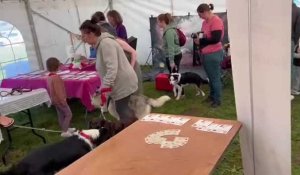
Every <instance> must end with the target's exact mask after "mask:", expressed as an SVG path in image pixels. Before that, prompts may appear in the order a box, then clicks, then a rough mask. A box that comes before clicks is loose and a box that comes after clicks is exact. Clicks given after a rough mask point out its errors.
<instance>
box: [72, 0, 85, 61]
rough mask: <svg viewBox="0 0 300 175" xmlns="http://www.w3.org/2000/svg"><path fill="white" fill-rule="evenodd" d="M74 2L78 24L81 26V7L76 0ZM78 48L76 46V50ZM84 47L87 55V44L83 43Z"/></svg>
mask: <svg viewBox="0 0 300 175" xmlns="http://www.w3.org/2000/svg"><path fill="white" fill-rule="evenodd" d="M73 2H74V5H75V9H76V15H77V19H78V24H79V26H80V25H81V20H80V13H79V7H78V5H77V2H76V0H73ZM71 40H72V37H71ZM72 45H74V43H73V40H72ZM77 49H78V47H77V48H75V51H76V50H77ZM83 49H84V53H85V55H87V51H86V48H85V45H83Z"/></svg>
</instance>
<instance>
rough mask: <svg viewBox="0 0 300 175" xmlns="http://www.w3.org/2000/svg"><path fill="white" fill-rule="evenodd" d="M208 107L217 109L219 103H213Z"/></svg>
mask: <svg viewBox="0 0 300 175" xmlns="http://www.w3.org/2000/svg"><path fill="white" fill-rule="evenodd" d="M210 106H211V107H212V108H217V107H219V106H221V103H220V102H213V103H212V104H211V105H210Z"/></svg>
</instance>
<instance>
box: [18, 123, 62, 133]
mask: <svg viewBox="0 0 300 175" xmlns="http://www.w3.org/2000/svg"><path fill="white" fill-rule="evenodd" d="M13 127H16V128H22V129H34V130H38V131H45V132H54V133H61V131H58V130H51V129H46V128H34V127H29V126H21V125H13Z"/></svg>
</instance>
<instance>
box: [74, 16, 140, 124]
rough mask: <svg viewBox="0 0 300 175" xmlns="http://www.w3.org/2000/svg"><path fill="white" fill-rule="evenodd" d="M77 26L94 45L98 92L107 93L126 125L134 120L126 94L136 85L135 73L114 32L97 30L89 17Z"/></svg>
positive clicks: (83, 37)
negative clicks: (98, 77) (112, 33)
mask: <svg viewBox="0 0 300 175" xmlns="http://www.w3.org/2000/svg"><path fill="white" fill-rule="evenodd" d="M79 29H80V31H81V34H82V40H83V42H85V43H88V44H90V45H92V46H93V47H95V48H96V49H97V60H96V69H97V71H98V73H99V74H100V77H101V78H102V84H101V90H100V92H101V93H102V96H105V94H108V93H110V97H111V98H112V100H113V101H114V102H115V106H116V111H117V113H118V114H119V116H120V120H121V122H122V123H124V124H125V125H130V124H131V123H133V122H134V121H135V120H136V116H134V112H133V111H132V110H131V109H130V108H129V107H128V102H129V99H130V96H131V95H132V94H133V93H134V92H135V91H136V90H137V88H138V80H137V76H136V73H135V72H134V70H133V68H132V66H131V65H130V63H129V62H128V60H127V58H126V55H125V53H124V51H123V49H122V47H121V46H120V44H119V43H118V42H117V41H116V40H115V37H114V36H112V35H110V34H109V33H107V32H105V33H102V34H101V30H100V27H99V26H98V25H97V24H95V23H92V22H91V20H86V21H84V22H83V23H82V24H81V26H80V28H79Z"/></svg>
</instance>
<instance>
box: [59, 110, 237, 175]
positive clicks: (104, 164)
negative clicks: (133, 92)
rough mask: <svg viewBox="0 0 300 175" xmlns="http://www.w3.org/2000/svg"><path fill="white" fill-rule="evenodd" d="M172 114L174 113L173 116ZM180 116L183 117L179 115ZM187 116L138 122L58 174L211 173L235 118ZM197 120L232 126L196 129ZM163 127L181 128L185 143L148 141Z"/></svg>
mask: <svg viewBox="0 0 300 175" xmlns="http://www.w3.org/2000/svg"><path fill="white" fill-rule="evenodd" d="M174 116H175V115H174ZM180 117H182V116H180ZM184 117H188V118H190V119H191V120H189V121H188V122H187V123H185V124H184V125H182V126H176V125H172V124H164V123H157V122H145V121H137V122H135V123H134V124H132V125H131V126H129V127H128V128H126V129H125V130H123V131H122V132H120V133H119V134H117V135H116V136H114V137H113V138H111V139H110V140H108V141H107V142H105V143H103V144H102V145H100V146H98V147H97V148H96V149H94V150H93V151H91V152H90V153H88V154H87V155H85V156H84V157H82V158H80V159H79V160H77V161H76V162H74V163H73V164H71V165H70V166H68V167H67V168H65V169H63V170H62V171H60V172H59V173H58V174H59V175H207V174H211V173H212V171H213V170H214V168H215V166H216V165H217V163H218V161H219V159H220V158H221V156H222V155H223V153H224V151H225V150H226V148H227V147H228V145H229V144H230V142H231V141H232V139H233V138H234V136H235V135H236V134H237V133H238V131H239V129H240V127H241V124H240V122H238V121H232V120H221V119H211V118H202V117H189V116H184ZM199 119H204V120H210V121H213V122H214V123H217V124H230V125H233V127H232V128H231V130H230V131H229V132H228V133H227V134H218V133H213V132H205V131H199V130H196V129H195V128H194V127H192V126H191V125H192V124H193V123H195V122H196V121H198V120H199ZM165 129H180V130H181V132H180V134H179V136H182V137H189V140H188V143H187V144H186V145H184V146H182V147H179V148H174V149H162V148H160V146H159V145H153V144H147V143H146V142H145V137H147V136H148V135H149V134H152V133H154V132H157V131H162V130H165Z"/></svg>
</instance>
